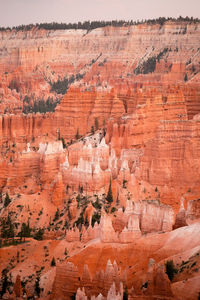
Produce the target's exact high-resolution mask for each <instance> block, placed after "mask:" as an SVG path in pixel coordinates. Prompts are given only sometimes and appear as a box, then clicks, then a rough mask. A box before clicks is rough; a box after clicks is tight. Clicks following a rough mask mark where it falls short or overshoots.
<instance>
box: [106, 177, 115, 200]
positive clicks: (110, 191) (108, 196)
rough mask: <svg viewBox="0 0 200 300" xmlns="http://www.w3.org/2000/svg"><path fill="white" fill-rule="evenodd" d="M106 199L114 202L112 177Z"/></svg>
mask: <svg viewBox="0 0 200 300" xmlns="http://www.w3.org/2000/svg"><path fill="white" fill-rule="evenodd" d="M106 200H107V201H108V203H111V202H113V194H112V186H111V179H110V184H109V189H108V194H107V197H106Z"/></svg>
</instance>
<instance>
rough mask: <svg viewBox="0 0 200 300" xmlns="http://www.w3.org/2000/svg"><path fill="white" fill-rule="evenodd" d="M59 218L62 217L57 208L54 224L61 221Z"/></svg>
mask: <svg viewBox="0 0 200 300" xmlns="http://www.w3.org/2000/svg"><path fill="white" fill-rule="evenodd" d="M59 217H60V211H59V208H57V210H56V213H55V217H54V219H53V221H54V222H55V221H57V220H58V219H59Z"/></svg>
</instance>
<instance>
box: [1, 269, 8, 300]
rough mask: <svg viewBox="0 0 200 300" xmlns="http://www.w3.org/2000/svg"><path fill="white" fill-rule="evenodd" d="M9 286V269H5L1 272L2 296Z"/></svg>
mask: <svg viewBox="0 0 200 300" xmlns="http://www.w3.org/2000/svg"><path fill="white" fill-rule="evenodd" d="M8 286H9V281H8V270H7V269H3V270H2V272H1V291H0V295H1V298H2V296H3V295H4V294H5V293H6V290H7V288H8Z"/></svg>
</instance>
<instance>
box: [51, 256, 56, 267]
mask: <svg viewBox="0 0 200 300" xmlns="http://www.w3.org/2000/svg"><path fill="white" fill-rule="evenodd" d="M55 265H56V261H55V258H54V257H53V258H52V261H51V266H52V267H55Z"/></svg>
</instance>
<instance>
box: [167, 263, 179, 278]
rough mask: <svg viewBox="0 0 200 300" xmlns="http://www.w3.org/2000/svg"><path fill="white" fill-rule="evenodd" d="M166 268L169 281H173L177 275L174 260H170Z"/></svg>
mask: <svg viewBox="0 0 200 300" xmlns="http://www.w3.org/2000/svg"><path fill="white" fill-rule="evenodd" d="M165 268H166V274H167V276H168V278H169V280H170V281H172V280H173V278H174V274H175V273H177V270H176V268H175V266H174V262H173V260H168V261H167V262H166V264H165Z"/></svg>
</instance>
